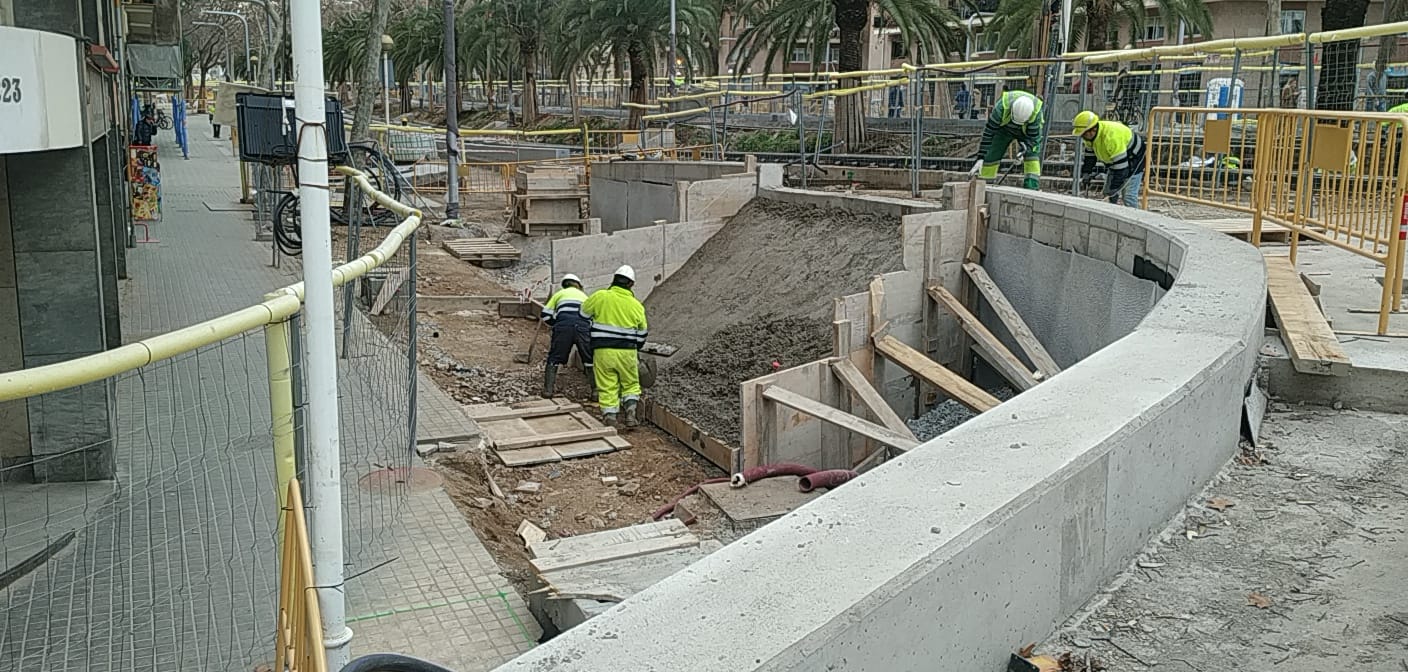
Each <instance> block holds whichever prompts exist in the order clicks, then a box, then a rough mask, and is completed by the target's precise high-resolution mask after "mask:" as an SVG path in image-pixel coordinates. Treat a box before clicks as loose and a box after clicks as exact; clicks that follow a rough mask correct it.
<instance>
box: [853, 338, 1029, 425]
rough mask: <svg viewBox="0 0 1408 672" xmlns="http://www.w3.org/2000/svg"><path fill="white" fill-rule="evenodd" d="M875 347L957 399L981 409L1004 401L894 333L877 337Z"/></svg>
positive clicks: (986, 408)
mask: <svg viewBox="0 0 1408 672" xmlns="http://www.w3.org/2000/svg"><path fill="white" fill-rule="evenodd" d="M875 347H876V349H877V350H879V351H880V352H881V354H883V355H885V356H886V357H888V358H890V360H891V361H893V362H895V363H896V364H899V365H900V366H901V367H902V368H904V370H906V371H908V372H910V373H912V374H914V375H916V376H919V377H920V378H923V379H924V380H927V381H929V382H930V383H933V384H934V385H935V386H937V387H938V388H939V389H940V390H942V391H943V393H944V394H946V395H948V396H949V397H950V398H952V399H953V400H954V401H957V402H958V403H960V404H963V405H964V406H967V407H968V408H971V409H973V410H975V411H977V412H979V413H982V412H984V411H989V410H992V409H993V408H996V407H997V405H998V404H1000V403H1002V402H1001V401H999V400H998V398H997V397H994V396H992V395H991V394H988V393H987V391H986V390H984V389H983V388H981V387H978V386H977V385H974V384H973V383H970V382H968V380H967V379H965V378H963V377H962V376H959V375H958V374H956V373H954V372H952V371H950V370H948V369H947V368H945V367H944V366H942V365H940V364H939V363H938V362H935V361H934V360H932V359H929V358H928V357H925V356H924V354H923V353H921V352H919V351H918V350H915V349H914V348H911V347H909V346H908V345H905V344H904V343H903V342H901V341H900V340H899V339H897V338H895V337H894V336H888V335H887V336H882V337H880V338H878V339H875Z"/></svg>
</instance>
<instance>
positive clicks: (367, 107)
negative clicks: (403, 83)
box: [352, 0, 391, 140]
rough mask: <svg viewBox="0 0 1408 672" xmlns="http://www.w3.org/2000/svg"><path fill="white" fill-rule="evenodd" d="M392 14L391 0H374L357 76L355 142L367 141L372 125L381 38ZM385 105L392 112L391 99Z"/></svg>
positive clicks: (353, 127) (353, 137)
mask: <svg viewBox="0 0 1408 672" xmlns="http://www.w3.org/2000/svg"><path fill="white" fill-rule="evenodd" d="M390 14H391V0H374V2H373V6H372V11H371V12H370V16H369V20H368V21H367V22H366V30H365V31H364V32H363V33H362V41H363V44H362V62H361V63H360V64H358V65H359V66H360V68H359V72H358V73H357V109H356V110H355V111H354V112H353V114H352V139H353V140H366V139H368V138H367V129H368V127H370V126H371V123H372V106H373V105H375V101H376V90H377V88H378V87H377V81H376V80H377V72H378V71H379V70H380V67H379V64H380V62H381V60H382V58H381V50H382V48H383V47H382V44H381V36H382V35H384V34H385V33H386V20H387V17H388V16H389V15H390ZM382 104H383V105H385V106H386V110H387V112H388V113H390V111H391V97H390V96H387V99H386V100H385V101H382Z"/></svg>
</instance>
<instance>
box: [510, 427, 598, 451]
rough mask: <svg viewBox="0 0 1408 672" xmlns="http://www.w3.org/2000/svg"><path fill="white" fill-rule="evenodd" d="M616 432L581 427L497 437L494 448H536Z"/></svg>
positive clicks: (594, 437) (595, 437)
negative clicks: (506, 437)
mask: <svg viewBox="0 0 1408 672" xmlns="http://www.w3.org/2000/svg"><path fill="white" fill-rule="evenodd" d="M615 433H616V430H615V429H612V428H610V427H602V428H599V429H579V430H575V431H571V432H553V433H552V434H536V435H533V436H516V437H511V438H508V439H502V440H499V439H495V440H494V448H495V449H497V450H500V451H504V450H518V449H520V448H535V447H537V446H551V445H554V444H558V443H572V442H574V441H585V440H587V439H600V438H603V437H606V436H610V435H612V434H615Z"/></svg>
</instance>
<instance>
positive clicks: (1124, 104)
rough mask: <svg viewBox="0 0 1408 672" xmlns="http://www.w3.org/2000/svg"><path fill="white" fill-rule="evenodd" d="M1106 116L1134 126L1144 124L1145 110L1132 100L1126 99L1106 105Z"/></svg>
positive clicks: (1131, 126)
mask: <svg viewBox="0 0 1408 672" xmlns="http://www.w3.org/2000/svg"><path fill="white" fill-rule="evenodd" d="M1105 118H1106V119H1109V120H1111V121H1118V122H1120V123H1122V124H1124V125H1125V126H1128V127H1130V128H1134V127H1136V126H1142V125H1143V124H1144V110H1141V109H1139V106H1138V105H1135V104H1134V101H1132V100H1124V101H1120V102H1119V103H1115V104H1112V105H1106V106H1105Z"/></svg>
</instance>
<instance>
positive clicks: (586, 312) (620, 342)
mask: <svg viewBox="0 0 1408 672" xmlns="http://www.w3.org/2000/svg"><path fill="white" fill-rule="evenodd" d="M635 284H636V271H635V269H633V268H631V267H630V266H622V267H620V268H618V269H616V273H615V274H614V275H613V276H612V278H611V286H610V287H607V288H606V289H599V290H597V291H595V292H592V295H591V296H589V297H587V300H586V301H585V302H583V303H582V315H583V316H585V317H587V318H589V319H591V321H592V332H591V333H592V360H593V362H594V363H595V364H596V391H597V395H598V397H597V401H598V402H599V403H600V404H601V415H602V418H603V419H604V420H605V422H606V424H607V425H614V424H615V423H616V418H617V414H618V413H619V412H620V410H621V408H622V407H623V406H624V407H625V410H626V426H627V427H635V426H636V425H638V424H640V421H639V420H638V419H637V417H636V406H637V405H639V404H640V370H639V369H638V368H637V361H638V357H639V355H638V354H637V352H638V351H639V350H640V349H641V348H642V347H644V346H645V337H646V334H647V326H646V323H645V306H643V305H641V302H640V300H639V299H637V298H636V295H635V294H634V293H633V292H632V291H631V288H632V287H634V286H635Z"/></svg>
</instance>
